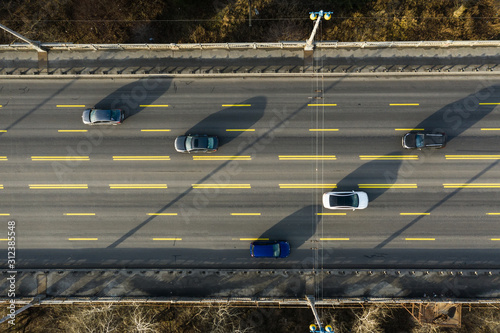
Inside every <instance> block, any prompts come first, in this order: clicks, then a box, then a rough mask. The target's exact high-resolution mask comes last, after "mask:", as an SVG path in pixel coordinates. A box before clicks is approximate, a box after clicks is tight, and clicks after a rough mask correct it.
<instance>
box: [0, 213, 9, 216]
mask: <svg viewBox="0 0 500 333" xmlns="http://www.w3.org/2000/svg"><path fill="white" fill-rule="evenodd" d="M0 216H10V214H9V213H2V214H0Z"/></svg>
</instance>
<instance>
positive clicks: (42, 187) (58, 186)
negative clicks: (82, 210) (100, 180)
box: [29, 184, 89, 190]
mask: <svg viewBox="0 0 500 333" xmlns="http://www.w3.org/2000/svg"><path fill="white" fill-rule="evenodd" d="M29 188H30V189H31V190H68V189H72V190H82V189H88V188H89V187H88V185H87V184H30V185H29Z"/></svg>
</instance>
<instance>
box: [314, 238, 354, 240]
mask: <svg viewBox="0 0 500 333" xmlns="http://www.w3.org/2000/svg"><path fill="white" fill-rule="evenodd" d="M319 240H321V241H348V240H349V238H320V239H319Z"/></svg>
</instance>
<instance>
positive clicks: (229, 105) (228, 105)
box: [222, 104, 252, 107]
mask: <svg viewBox="0 0 500 333" xmlns="http://www.w3.org/2000/svg"><path fill="white" fill-rule="evenodd" d="M232 106H252V105H251V104H222V107H232Z"/></svg>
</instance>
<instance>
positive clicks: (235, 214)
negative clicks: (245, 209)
mask: <svg viewBox="0 0 500 333" xmlns="http://www.w3.org/2000/svg"><path fill="white" fill-rule="evenodd" d="M231 215H232V216H260V213H231Z"/></svg>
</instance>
